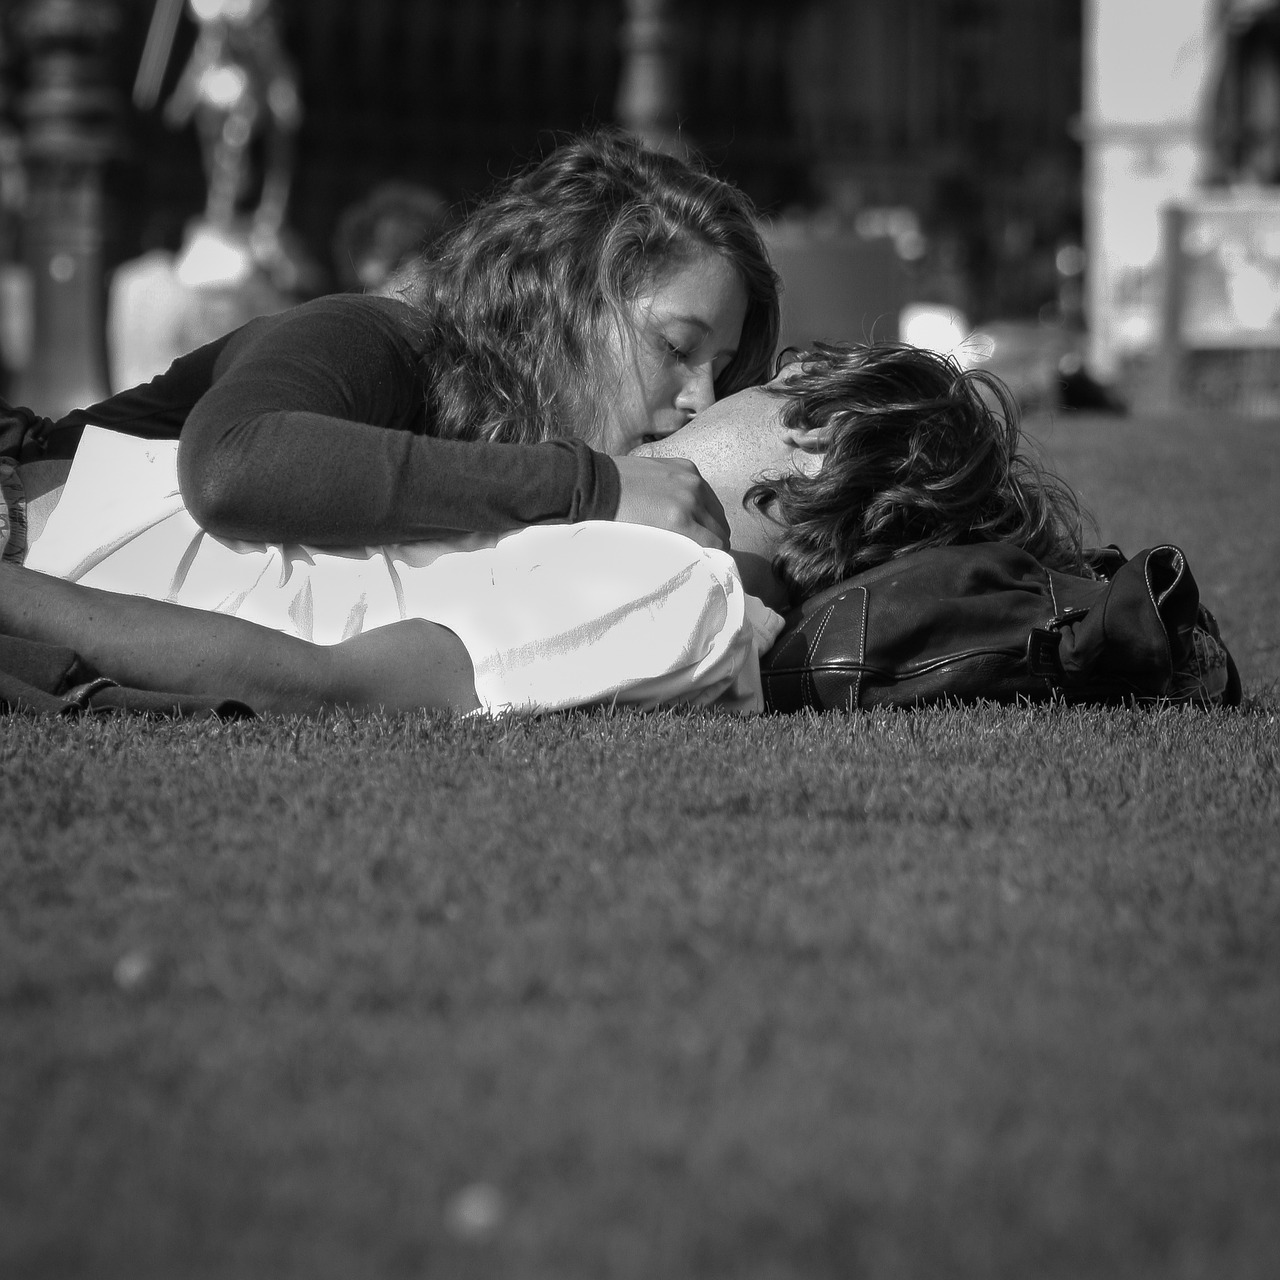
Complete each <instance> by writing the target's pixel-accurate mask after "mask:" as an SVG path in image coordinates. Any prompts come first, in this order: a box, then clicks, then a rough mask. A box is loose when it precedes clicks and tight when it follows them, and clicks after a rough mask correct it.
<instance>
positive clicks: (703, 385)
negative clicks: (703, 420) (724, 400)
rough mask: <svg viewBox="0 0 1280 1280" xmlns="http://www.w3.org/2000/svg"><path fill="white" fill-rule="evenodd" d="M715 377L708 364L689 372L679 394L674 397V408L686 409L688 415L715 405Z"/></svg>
mask: <svg viewBox="0 0 1280 1280" xmlns="http://www.w3.org/2000/svg"><path fill="white" fill-rule="evenodd" d="M715 402H716V386H715V377H714V376H713V374H712V372H711V366H710V365H709V364H704V365H699V366H698V367H697V368H696V369H691V370H690V371H689V376H688V377H687V378H686V379H685V382H684V386H682V387H681V388H680V394H679V395H678V396H677V397H676V408H678V409H687V410H688V411H689V412H690V413H701V412H702V411H703V409H706V408H708V407H709V406H711V405H713V404H715Z"/></svg>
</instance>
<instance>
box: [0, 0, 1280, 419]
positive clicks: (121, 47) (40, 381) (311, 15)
mask: <svg viewBox="0 0 1280 1280" xmlns="http://www.w3.org/2000/svg"><path fill="white" fill-rule="evenodd" d="M602 123H614V124H621V125H623V126H625V127H628V128H631V129H634V130H636V131H638V132H640V133H642V134H644V135H645V136H646V137H647V138H649V139H650V140H651V141H653V142H654V143H655V144H656V145H661V146H665V147H671V148H681V147H684V148H693V149H696V150H697V151H699V152H701V153H702V154H703V155H704V156H705V157H706V158H707V159H708V161H709V162H710V164H711V165H712V166H713V167H714V169H715V170H716V171H717V172H718V173H720V174H721V175H722V176H724V177H727V178H729V179H730V180H732V181H734V182H736V183H737V184H738V185H740V186H741V187H742V188H744V189H745V190H746V191H747V192H748V193H749V194H750V195H751V196H752V198H753V199H754V200H755V201H756V203H757V204H758V206H759V207H760V209H761V211H762V213H763V214H764V215H765V218H766V224H767V235H768V239H769V241H770V245H771V248H772V251H773V254H774V257H775V261H776V263H777V265H778V267H779V269H780V271H781V273H782V275H783V279H784V282H785V285H786V294H785V299H784V308H785V314H784V322H785V333H784V340H785V341H786V342H787V343H798V344H803V343H806V342H809V341H812V340H813V339H814V338H816V337H825V338H847V339H854V340H858V339H865V338H869V337H877V338H895V337H903V338H906V339H909V340H912V341H920V342H923V343H926V344H928V345H933V346H937V347H940V348H941V349H945V350H952V349H954V350H955V351H956V353H957V355H958V356H960V357H961V358H962V359H964V360H965V361H966V362H969V363H984V364H987V365H989V366H991V367H993V368H995V369H996V370H997V371H998V372H1000V373H1002V374H1003V375H1004V376H1006V377H1007V378H1008V379H1009V380H1010V381H1011V382H1012V383H1013V384H1014V386H1015V389H1016V390H1017V391H1018V393H1019V395H1020V396H1021V397H1022V399H1023V400H1024V402H1026V403H1028V404H1035V405H1039V404H1058V405H1066V406H1067V407H1073V406H1077V405H1079V406H1081V407H1093V408H1110V409H1120V408H1121V407H1123V406H1125V405H1135V406H1138V407H1146V406H1149V405H1156V406H1160V407H1171V408H1176V407H1180V406H1191V407H1194V406H1196V405H1199V404H1206V403H1212V404H1214V405H1215V406H1217V407H1223V408H1229V409H1236V410H1239V411H1243V412H1254V413H1270V412H1274V411H1276V409H1277V407H1278V406H1280V367H1277V365H1276V362H1275V361H1274V360H1273V353H1275V352H1280V318H1278V316H1277V312H1278V311H1280V200H1277V199H1276V197H1275V195H1274V194H1273V193H1275V192H1277V191H1280V187H1277V186H1276V185H1275V184H1276V183H1277V182H1280V0H1160V3H1159V4H1152V3H1151V0H794V2H793V3H791V4H789V5H785V6H783V5H777V4H766V3H763V2H762V0H680V3H678V4H677V3H674V2H669V0H0V380H2V381H3V393H4V394H5V395H6V396H7V397H8V398H9V399H11V400H20V401H23V402H25V403H29V404H31V405H33V406H34V407H36V408H38V409H39V410H40V411H41V412H44V413H47V414H54V413H58V412H61V411H63V410H65V409H66V408H70V407H72V406H73V405H82V404H87V403H90V402H91V401H92V400H93V399H96V398H98V396H100V395H101V394H102V393H104V392H105V391H106V390H107V389H108V388H109V387H110V388H111V389H116V388H118V387H120V386H123V385H128V384H131V383H133V382H136V381H139V380H141V379H143V378H146V377H149V376H151V375H152V374H153V373H155V372H158V371H159V369H161V368H163V367H165V365H167V363H168V362H169V360H171V359H172V358H173V357H174V356H175V355H177V354H180V353H181V352H182V351H183V350H188V349H190V348H191V347H193V346H194V345H196V344H197V343H198V342H200V341H204V340H207V339H208V338H211V337H213V336H216V334H217V333H219V332H223V331H225V330H226V329H227V328H230V327H231V326H232V325H234V324H237V323H240V322H241V321H242V320H244V319H246V318H248V317H249V316H250V315H253V314H257V313H261V312H263V311H268V310H274V309H279V308H280V307H283V306H286V305H289V304H291V303H292V302H296V301H300V300H302V299H304V298H306V297H309V296H314V295H315V294H318V293H322V292H328V291H333V290H339V289H354V288H377V287H378V286H379V284H380V283H381V282H382V281H383V280H384V279H385V278H386V275H387V274H388V273H389V272H390V271H391V270H392V269H394V266H395V265H396V264H397V263H398V262H399V261H400V260H401V259H402V258H403V256H404V255H405V254H407V253H410V252H415V251H417V250H418V249H419V248H420V247H421V246H422V245H423V244H424V243H427V242H429V240H430V238H431V236H433V235H434V234H437V233H438V231H439V230H440V229H441V228H442V227H443V226H445V225H447V224H448V222H449V221H450V220H451V219H452V218H455V217H457V216H459V215H460V214H461V213H462V212H464V211H465V209H466V208H467V206H468V204H469V203H470V202H473V201H474V200H475V199H476V198H478V197H479V196H480V195H482V194H483V193H484V191H485V190H486V189H487V188H488V187H489V186H490V184H491V183H492V182H493V181H494V180H495V179H497V178H499V177H502V176H503V175H505V174H506V173H508V172H509V171H510V170H511V169H512V168H513V167H514V166H516V165H518V164H521V163H523V162H525V161H527V160H529V159H531V158H534V157H536V156H538V155H541V154H543V153H545V152H546V151H547V150H548V149H549V148H550V147H551V146H553V145H554V143H555V142H556V140H557V139H558V138H561V137H563V136H564V135H566V134H568V133H571V132H574V131H576V130H578V129H580V128H582V127H584V126H589V125H593V124H602Z"/></svg>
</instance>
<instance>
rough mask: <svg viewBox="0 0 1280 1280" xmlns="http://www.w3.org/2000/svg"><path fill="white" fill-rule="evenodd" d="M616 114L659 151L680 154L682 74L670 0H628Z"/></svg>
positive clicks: (684, 145)
mask: <svg viewBox="0 0 1280 1280" xmlns="http://www.w3.org/2000/svg"><path fill="white" fill-rule="evenodd" d="M626 11H627V16H626V18H625V19H624V21H623V24H622V36H621V45H622V73H621V76H620V77H619V83H618V103H617V112H618V120H619V122H620V123H621V124H622V126H623V128H625V129H628V130H630V131H631V132H632V133H634V134H637V135H638V136H639V137H640V138H642V139H643V140H644V141H645V142H646V143H648V144H649V146H651V147H655V148H657V149H658V150H659V151H668V152H672V153H675V154H679V153H680V152H682V151H683V150H685V147H686V145H687V144H686V143H684V142H683V141H682V140H681V137H680V121H679V108H680V101H679V87H678V86H679V76H678V74H677V72H678V67H677V61H676V50H675V44H676V33H675V22H674V21H673V19H672V18H671V15H670V11H669V8H668V3H667V0H626Z"/></svg>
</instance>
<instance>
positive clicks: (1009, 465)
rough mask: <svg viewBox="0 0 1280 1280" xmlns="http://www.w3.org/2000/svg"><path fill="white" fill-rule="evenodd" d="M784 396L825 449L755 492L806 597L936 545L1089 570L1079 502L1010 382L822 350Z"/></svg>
mask: <svg viewBox="0 0 1280 1280" xmlns="http://www.w3.org/2000/svg"><path fill="white" fill-rule="evenodd" d="M771 390H772V391H773V392H774V393H775V394H778V395H781V396H783V397H785V401H786V403H785V404H784V406H783V409H782V419H783V423H784V425H786V426H787V427H790V428H792V429H795V430H801V429H807V430H809V431H813V432H817V433H818V437H819V439H820V441H821V442H822V443H823V444H824V445H825V449H824V452H823V455H822V456H823V461H822V466H821V468H820V469H819V470H818V471H817V472H816V473H815V474H813V475H801V474H798V473H791V474H787V475H781V476H775V477H765V478H764V479H762V480H761V481H759V482H758V483H756V484H754V485H753V486H752V487H751V488H750V489H748V491H747V493H746V496H745V497H744V499H743V505H744V506H754V507H756V508H757V509H759V510H760V511H761V512H762V513H763V514H764V515H765V516H767V517H768V518H770V519H772V520H774V521H775V522H776V523H778V524H780V525H781V526H782V536H781V540H780V543H779V547H778V552H777V556H776V559H775V562H774V568H775V570H776V571H777V572H778V574H779V575H780V576H781V577H782V579H783V580H784V581H785V583H786V584H787V587H788V589H789V590H790V591H791V592H792V594H793V595H794V596H795V597H796V598H797V599H805V598H807V597H809V596H812V595H815V594H816V593H817V592H819V591H823V590H825V589H826V588H827V587H830V586H834V585H835V584H836V583H838V582H842V581H843V580H844V579H846V578H848V577H851V576H852V575H853V574H855V573H859V572H861V571H862V570H864V569H870V568H872V567H874V566H875V565H878V564H882V563H884V562H885V561H887V560H891V559H893V558H894V557H895V556H900V555H905V554H906V553H907V552H909V551H915V550H919V549H921V548H924V547H936V546H944V545H947V544H953V543H966V542H970V543H971V542H1011V543H1014V544H1016V545H1017V546H1020V547H1022V548H1024V549H1025V550H1027V551H1029V552H1031V554H1032V555H1034V556H1035V557H1036V558H1037V559H1039V560H1040V561H1041V562H1042V563H1043V564H1045V565H1047V566H1049V567H1050V568H1055V569H1063V570H1067V571H1071V572H1077V573H1078V572H1081V571H1082V566H1083V555H1082V537H1081V535H1082V526H1083V523H1084V520H1085V516H1084V513H1083V512H1082V510H1081V507H1080V504H1079V501H1078V500H1077V498H1076V497H1075V495H1074V494H1073V493H1072V491H1071V490H1070V489H1069V488H1068V487H1067V485H1066V484H1064V483H1063V482H1062V481H1061V480H1060V479H1059V478H1058V477H1057V476H1055V475H1053V474H1052V473H1051V472H1049V471H1048V470H1047V469H1046V468H1045V467H1044V466H1043V465H1041V464H1040V463H1039V462H1037V461H1036V460H1035V458H1033V457H1032V456H1031V455H1030V453H1029V451H1028V449H1027V441H1026V437H1025V435H1024V434H1023V431H1022V429H1021V426H1020V425H1019V418H1018V411H1017V406H1016V404H1015V403H1014V400H1013V397H1012V395H1011V394H1010V392H1009V390H1008V388H1007V387H1006V386H1005V385H1004V383H1002V382H1001V381H1000V380H999V379H998V378H996V377H993V376H992V375H991V374H988V373H985V372H982V371H978V370H964V369H961V368H960V366H959V365H958V364H956V363H955V361H953V360H951V359H949V358H947V357H945V356H940V355H936V354H934V353H933V352H931V351H925V350H922V349H920V348H918V347H909V346H905V345H900V344H896V343H886V344H877V345H873V346H865V347H858V346H846V345H828V344H818V345H817V346H815V347H814V348H813V350H811V351H807V352H805V353H804V354H803V355H801V356H799V357H798V358H797V359H796V360H795V362H794V364H793V365H792V366H790V372H789V377H788V378H787V379H786V380H785V381H782V382H779V383H776V384H774V385H773V386H772V387H771Z"/></svg>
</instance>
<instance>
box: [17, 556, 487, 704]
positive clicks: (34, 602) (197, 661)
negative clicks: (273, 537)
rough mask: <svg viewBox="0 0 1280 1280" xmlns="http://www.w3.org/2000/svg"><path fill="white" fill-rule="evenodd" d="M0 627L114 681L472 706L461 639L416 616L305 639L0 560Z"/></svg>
mask: <svg viewBox="0 0 1280 1280" xmlns="http://www.w3.org/2000/svg"><path fill="white" fill-rule="evenodd" d="M0 631H4V632H6V633H7V634H9V635H15V636H19V637H22V638H24V639H28V640H39V641H43V642H45V643H47V644H59V645H64V646H67V647H68V648H71V649H74V650H75V651H76V652H77V653H78V654H79V655H80V656H81V658H83V659H84V660H85V661H86V662H87V663H88V664H89V665H90V666H91V667H92V668H93V669H94V670H95V671H97V672H98V673H99V674H101V675H104V676H109V677H110V678H111V679H113V680H115V681H117V682H118V683H120V684H123V685H129V686H132V687H134V688H140V689H156V690H162V691H165V692H171V693H202V694H211V695H216V696H218V697H221V698H234V699H237V700H239V701H241V702H245V703H247V704H248V705H249V706H251V707H253V708H254V710H256V711H275V712H309V711H315V710H318V709H319V708H321V707H324V706H333V705H344V706H350V707H352V708H354V709H358V710H372V709H375V708H383V709H385V710H388V711H402V710H409V709H414V708H419V707H435V708H442V709H450V710H459V711H468V710H472V709H474V708H475V707H476V706H477V705H478V703H477V700H476V695H475V685H474V675H473V672H472V667H471V660H470V657H469V655H468V654H467V651H466V649H465V647H464V646H463V644H462V642H461V641H460V640H459V639H458V637H457V636H455V635H454V634H453V633H452V632H451V631H448V630H447V629H446V628H444V627H440V626H436V625H435V624H433V623H429V622H423V621H421V620H418V619H411V620H408V621H405V622H399V623H395V624H394V625H392V626H389V627H382V628H379V629H377V630H375V631H371V632H368V633H367V634H365V635H362V636H356V637H354V638H353V639H351V640H346V641H343V643H342V644H339V645H333V646H325V645H315V644H310V643H308V642H307V641H305V640H299V639H296V638H295V637H293V636H286V635H282V634H281V633H279V632H277V631H272V630H270V629H269V628H266V627H261V626H258V625H257V624H256V623H253V622H248V621H245V620H244V619H242V618H234V617H228V616H226V615H223V614H217V613H205V612H203V611H202V610H197V609H189V608H186V607H185V606H182V605H176V604H171V603H168V602H166V601H158V600H147V599H144V598H143V597H140V596H126V595H118V594H116V593H114V592H110V591H99V590H97V589H96V588H92V587H83V586H80V585H78V584H76V583H70V582H63V581H61V580H60V579H58V578H50V577H47V576H46V575H44V574H40V573H35V572H32V571H31V570H28V569H23V568H20V567H18V566H16V565H7V564H0Z"/></svg>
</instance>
